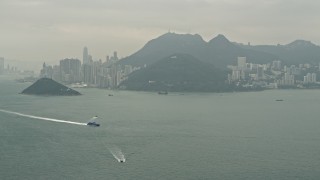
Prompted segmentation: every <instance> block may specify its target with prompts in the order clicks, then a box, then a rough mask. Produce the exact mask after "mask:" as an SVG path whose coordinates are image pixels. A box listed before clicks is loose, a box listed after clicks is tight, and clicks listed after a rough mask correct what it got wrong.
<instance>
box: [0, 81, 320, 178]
mask: <svg viewBox="0 0 320 180" xmlns="http://www.w3.org/2000/svg"><path fill="white" fill-rule="evenodd" d="M29 85H30V84H19V83H16V82H14V81H13V80H6V79H5V78H4V77H0V95H1V96H0V109H5V110H8V111H14V112H19V113H23V114H29V115H34V116H39V117H46V118H52V119H60V120H66V121H76V122H82V123H86V122H87V120H88V119H90V118H91V117H92V116H95V115H98V116H99V117H101V118H100V120H99V123H100V124H101V127H99V128H91V127H88V126H78V125H74V124H66V123H55V122H50V121H41V120H37V119H31V118H28V117H22V116H18V115H14V114H8V113H4V112H0V136H1V138H0V145H1V148H0V155H1V161H0V179H32V180H34V179H290V180H291V179H308V180H309V179H318V178H319V177H320V170H319V169H320V168H319V167H320V155H319V152H320V143H319V142H320V131H319V128H320V121H319V102H320V96H319V93H320V91H319V90H270V91H263V92H249V93H185V94H183V95H182V94H180V93H169V95H158V94H156V93H148V92H129V91H108V90H99V89H77V90H79V91H80V92H81V93H82V94H83V95H82V96H78V97H43V96H28V95H21V94H19V92H21V91H22V90H23V89H24V88H26V87H27V86H29ZM108 94H113V95H114V96H108ZM276 99H283V100H284V101H282V102H278V101H275V100H276ZM110 149H111V150H113V151H115V150H119V151H120V152H121V153H122V154H123V156H125V159H126V162H125V163H119V162H118V160H117V159H116V158H115V157H114V155H113V154H117V152H116V153H115V152H114V153H113V154H112V153H111V152H110ZM119 151H118V152H119Z"/></svg>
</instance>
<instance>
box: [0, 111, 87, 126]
mask: <svg viewBox="0 0 320 180" xmlns="http://www.w3.org/2000/svg"><path fill="white" fill-rule="evenodd" d="M0 112H4V113H8V114H14V115H18V116H22V117H28V118H32V119H40V120H44V121H52V122H59V123H68V124H75V125H82V126H86V125H87V124H86V123H80V122H73V121H66V120H61V119H52V118H46V117H40V116H33V115H28V114H22V113H18V112H13V111H7V110H4V109H0Z"/></svg>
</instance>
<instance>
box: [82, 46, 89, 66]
mask: <svg viewBox="0 0 320 180" xmlns="http://www.w3.org/2000/svg"><path fill="white" fill-rule="evenodd" d="M82 62H83V64H87V63H89V54H88V48H87V47H84V48H83V59H82Z"/></svg>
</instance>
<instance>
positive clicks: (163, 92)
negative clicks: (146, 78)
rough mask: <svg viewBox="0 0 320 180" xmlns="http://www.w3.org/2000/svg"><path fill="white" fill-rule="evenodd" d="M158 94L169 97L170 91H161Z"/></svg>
mask: <svg viewBox="0 0 320 180" xmlns="http://www.w3.org/2000/svg"><path fill="white" fill-rule="evenodd" d="M158 94H162V95H167V94H168V91H159V92H158Z"/></svg>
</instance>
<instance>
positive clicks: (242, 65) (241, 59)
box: [238, 57, 247, 69]
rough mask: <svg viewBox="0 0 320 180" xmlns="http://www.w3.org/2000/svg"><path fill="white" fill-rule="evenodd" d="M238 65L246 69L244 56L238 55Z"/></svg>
mask: <svg viewBox="0 0 320 180" xmlns="http://www.w3.org/2000/svg"><path fill="white" fill-rule="evenodd" d="M238 67H239V68H241V69H246V67H247V58H246V57H238Z"/></svg>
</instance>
